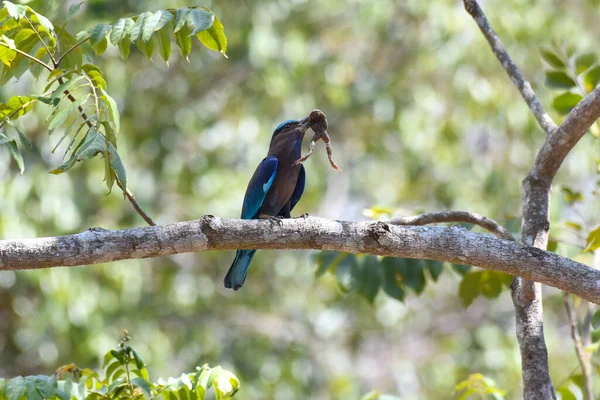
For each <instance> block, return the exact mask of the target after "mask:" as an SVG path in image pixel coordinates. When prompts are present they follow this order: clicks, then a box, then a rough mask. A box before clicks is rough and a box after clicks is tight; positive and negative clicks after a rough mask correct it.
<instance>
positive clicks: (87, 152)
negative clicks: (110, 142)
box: [50, 128, 106, 175]
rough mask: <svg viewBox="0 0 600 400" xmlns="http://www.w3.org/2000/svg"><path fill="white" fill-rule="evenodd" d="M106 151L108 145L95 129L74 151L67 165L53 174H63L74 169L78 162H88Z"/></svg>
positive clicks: (64, 164)
mask: <svg viewBox="0 0 600 400" xmlns="http://www.w3.org/2000/svg"><path fill="white" fill-rule="evenodd" d="M105 150H106V143H105V140H104V138H103V137H102V135H100V134H99V133H98V132H97V131H96V130H95V129H93V128H92V129H91V130H90V132H89V133H88V135H87V136H86V138H85V140H84V142H83V144H82V145H81V146H80V147H79V148H78V149H76V150H75V151H74V153H73V155H72V156H71V158H69V160H68V161H66V162H65V163H63V164H61V165H59V166H58V167H56V168H55V169H53V170H52V171H50V173H51V174H55V175H58V174H62V173H63V172H65V171H67V170H68V169H70V168H72V167H73V166H74V165H75V163H76V162H78V161H82V160H87V159H90V158H92V157H94V156H95V155H96V154H98V153H104V152H105Z"/></svg>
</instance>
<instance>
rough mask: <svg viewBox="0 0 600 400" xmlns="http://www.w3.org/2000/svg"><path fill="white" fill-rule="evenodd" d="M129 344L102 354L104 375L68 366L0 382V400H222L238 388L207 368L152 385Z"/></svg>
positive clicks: (224, 375) (222, 374)
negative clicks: (46, 374)
mask: <svg viewBox="0 0 600 400" xmlns="http://www.w3.org/2000/svg"><path fill="white" fill-rule="evenodd" d="M129 340H130V338H129V335H128V334H127V333H126V332H125V333H124V335H123V338H122V339H121V341H120V343H119V345H118V346H117V348H116V349H113V350H110V351H109V352H108V353H106V355H105V356H104V363H103V367H102V375H103V376H101V375H100V374H98V373H97V372H95V371H93V370H91V369H89V368H85V369H80V368H78V367H77V366H76V365H75V364H68V365H65V366H63V367H61V368H59V369H58V370H57V373H56V374H55V375H51V376H45V375H35V376H26V377H22V376H18V377H16V378H12V379H2V378H0V400H102V399H105V400H108V399H115V400H117V399H123V400H125V399H165V400H179V399H186V400H192V399H193V400H203V399H205V398H206V396H207V395H209V391H210V392H212V394H211V395H210V396H213V397H214V398H216V399H217V400H225V399H229V398H231V397H233V396H234V395H235V393H236V392H237V391H238V389H239V386H240V382H239V380H238V378H237V377H236V376H235V375H234V374H233V373H231V372H230V371H227V370H225V369H223V368H221V367H219V366H217V367H214V368H211V367H209V366H208V364H204V365H203V366H202V367H196V371H195V372H190V373H184V374H181V376H179V377H176V378H173V377H170V378H168V379H162V378H161V379H158V381H156V382H153V381H152V380H150V376H149V374H148V370H147V369H146V363H145V362H144V360H143V359H142V357H141V356H140V354H139V353H138V352H137V351H136V350H135V349H133V348H132V347H131V346H129V345H128V344H127V342H128V341H129ZM211 389H212V390H211Z"/></svg>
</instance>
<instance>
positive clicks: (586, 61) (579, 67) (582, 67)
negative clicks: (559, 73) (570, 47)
mask: <svg viewBox="0 0 600 400" xmlns="http://www.w3.org/2000/svg"><path fill="white" fill-rule="evenodd" d="M595 63H596V54H594V53H585V54H582V55H580V56H577V57H576V58H575V71H576V72H577V75H579V74H581V73H582V72H585V71H586V70H587V69H588V68H590V67H591V66H592V65H594V64H595Z"/></svg>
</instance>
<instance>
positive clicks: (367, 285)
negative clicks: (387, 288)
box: [358, 255, 381, 303]
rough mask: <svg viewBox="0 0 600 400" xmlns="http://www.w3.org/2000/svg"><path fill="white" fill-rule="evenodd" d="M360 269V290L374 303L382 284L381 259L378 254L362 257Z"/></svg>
mask: <svg viewBox="0 0 600 400" xmlns="http://www.w3.org/2000/svg"><path fill="white" fill-rule="evenodd" d="M360 269H361V271H362V273H361V277H360V280H361V281H360V286H359V288H358V292H359V293H360V294H361V295H363V296H364V297H365V298H366V299H367V300H368V301H369V302H370V303H373V301H374V300H375V297H376V296H377V293H378V292H379V288H380V286H381V275H380V268H379V260H378V259H377V257H376V256H371V255H367V256H364V257H363V258H362V259H361V263H360Z"/></svg>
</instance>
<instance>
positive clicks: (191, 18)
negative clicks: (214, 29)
mask: <svg viewBox="0 0 600 400" xmlns="http://www.w3.org/2000/svg"><path fill="white" fill-rule="evenodd" d="M214 22H215V15H214V14H213V13H212V12H210V11H205V10H203V9H201V8H194V9H192V10H191V11H190V13H189V15H188V18H187V23H188V26H189V27H190V29H191V31H192V32H191V33H190V36H192V35H195V34H197V33H200V32H202V31H205V30H207V29H209V28H210V27H211V26H213V23H214Z"/></svg>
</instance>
